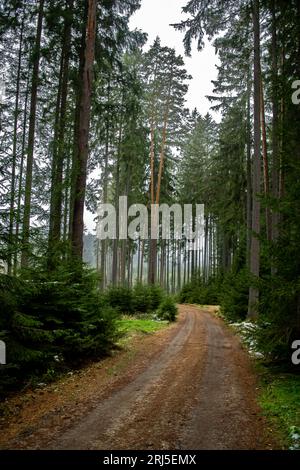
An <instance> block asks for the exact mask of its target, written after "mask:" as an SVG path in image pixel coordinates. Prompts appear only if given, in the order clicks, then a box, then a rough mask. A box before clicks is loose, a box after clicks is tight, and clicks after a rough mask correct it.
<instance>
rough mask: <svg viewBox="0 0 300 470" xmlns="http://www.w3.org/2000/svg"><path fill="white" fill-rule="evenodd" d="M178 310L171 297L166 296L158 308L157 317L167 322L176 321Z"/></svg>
mask: <svg viewBox="0 0 300 470" xmlns="http://www.w3.org/2000/svg"><path fill="white" fill-rule="evenodd" d="M177 313H178V309H177V306H176V304H175V302H174V299H173V297H171V296H166V297H165V299H164V300H163V301H162V303H161V304H160V306H159V309H158V311H157V315H158V317H159V318H160V319H161V320H167V321H169V322H174V321H176V317H177Z"/></svg>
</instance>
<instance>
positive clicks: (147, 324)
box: [117, 317, 166, 335]
mask: <svg viewBox="0 0 300 470" xmlns="http://www.w3.org/2000/svg"><path fill="white" fill-rule="evenodd" d="M117 326H118V331H120V333H122V334H126V335H130V334H131V333H136V332H138V333H145V334H151V333H155V331H158V330H160V329H161V328H163V327H164V326H166V323H163V322H159V321H155V320H153V319H151V318H147V317H146V318H132V317H123V318H121V319H120V320H118V321H117Z"/></svg>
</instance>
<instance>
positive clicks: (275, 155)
mask: <svg viewBox="0 0 300 470" xmlns="http://www.w3.org/2000/svg"><path fill="white" fill-rule="evenodd" d="M276 3H277V2H276V0H272V2H271V13H272V51H271V53H272V114H273V118H272V196H273V197H274V198H275V199H278V196H279V152H278V151H279V145H278V134H279V105H278V55H277V54H278V53H277V20H276ZM278 222H279V217H278V211H276V210H273V211H272V241H273V242H276V240H277V238H278ZM272 271H273V272H274V267H272Z"/></svg>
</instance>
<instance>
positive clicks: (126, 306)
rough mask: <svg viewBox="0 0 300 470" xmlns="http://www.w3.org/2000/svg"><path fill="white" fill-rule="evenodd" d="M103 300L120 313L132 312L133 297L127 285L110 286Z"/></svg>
mask: <svg viewBox="0 0 300 470" xmlns="http://www.w3.org/2000/svg"><path fill="white" fill-rule="evenodd" d="M104 299H105V302H107V303H108V305H110V306H111V307H113V308H116V309H118V310H119V312H121V313H124V314H126V313H128V314H132V313H133V312H134V308H135V307H134V299H133V292H132V289H129V288H127V287H110V288H109V289H108V290H107V291H106V293H105V295H104Z"/></svg>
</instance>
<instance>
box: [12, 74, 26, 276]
mask: <svg viewBox="0 0 300 470" xmlns="http://www.w3.org/2000/svg"><path fill="white" fill-rule="evenodd" d="M28 96H29V74H28V79H27V86H26V93H25V104H24V117H23V126H22V135H23V137H22V150H21V162H20V173H19V185H18V202H17V215H16V234H15V237H16V242H17V244H18V247H19V231H20V224H21V200H22V193H23V191H22V187H23V171H24V158H25V151H26V150H25V146H26V126H27V111H28ZM18 252H19V250H18V249H17V250H15V253H14V274H16V272H17V267H18Z"/></svg>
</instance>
